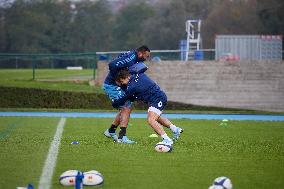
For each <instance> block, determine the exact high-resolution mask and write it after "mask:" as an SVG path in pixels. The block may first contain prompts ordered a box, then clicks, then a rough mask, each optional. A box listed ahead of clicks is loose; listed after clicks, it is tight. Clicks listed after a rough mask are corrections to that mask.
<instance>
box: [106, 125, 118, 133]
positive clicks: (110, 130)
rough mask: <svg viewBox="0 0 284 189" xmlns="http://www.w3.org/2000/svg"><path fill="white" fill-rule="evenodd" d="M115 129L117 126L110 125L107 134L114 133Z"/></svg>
mask: <svg viewBox="0 0 284 189" xmlns="http://www.w3.org/2000/svg"><path fill="white" fill-rule="evenodd" d="M116 129H117V125H114V124H111V126H110V128H109V129H108V132H110V133H115V130H116Z"/></svg>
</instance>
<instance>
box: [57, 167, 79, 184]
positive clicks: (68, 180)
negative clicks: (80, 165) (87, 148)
mask: <svg viewBox="0 0 284 189" xmlns="http://www.w3.org/2000/svg"><path fill="white" fill-rule="evenodd" d="M78 172H79V171H78V170H68V171H65V172H64V173H62V174H61V175H60V177H59V182H60V184H62V185H63V186H74V185H75V180H76V176H77V174H78Z"/></svg>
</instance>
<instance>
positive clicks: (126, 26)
mask: <svg viewBox="0 0 284 189" xmlns="http://www.w3.org/2000/svg"><path fill="white" fill-rule="evenodd" d="M152 15H153V9H152V7H151V6H149V5H147V4H145V3H143V2H139V3H131V4H129V5H128V6H126V7H124V8H123V9H122V10H121V12H119V13H118V15H117V16H116V20H115V26H114V29H113V34H112V35H113V38H114V44H113V48H114V49H119V50H127V49H131V48H135V47H137V46H139V45H141V44H144V43H145V42H146V38H147V37H148V35H149V34H148V33H145V32H144V30H143V26H144V23H145V21H146V20H148V19H150V18H151V17H152Z"/></svg>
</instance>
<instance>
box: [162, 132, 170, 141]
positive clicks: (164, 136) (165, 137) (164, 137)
mask: <svg viewBox="0 0 284 189" xmlns="http://www.w3.org/2000/svg"><path fill="white" fill-rule="evenodd" d="M161 137H162V138H163V139H166V140H172V139H171V138H170V137H168V135H167V133H165V134H163V135H161Z"/></svg>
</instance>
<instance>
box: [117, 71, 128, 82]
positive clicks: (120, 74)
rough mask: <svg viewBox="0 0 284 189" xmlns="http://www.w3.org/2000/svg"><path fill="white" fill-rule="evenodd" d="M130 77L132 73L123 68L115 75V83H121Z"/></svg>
mask: <svg viewBox="0 0 284 189" xmlns="http://www.w3.org/2000/svg"><path fill="white" fill-rule="evenodd" d="M128 76H130V73H129V71H128V69H127V68H123V69H121V70H119V71H118V72H117V74H116V75H115V81H120V79H125V78H127V77H128Z"/></svg>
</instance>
